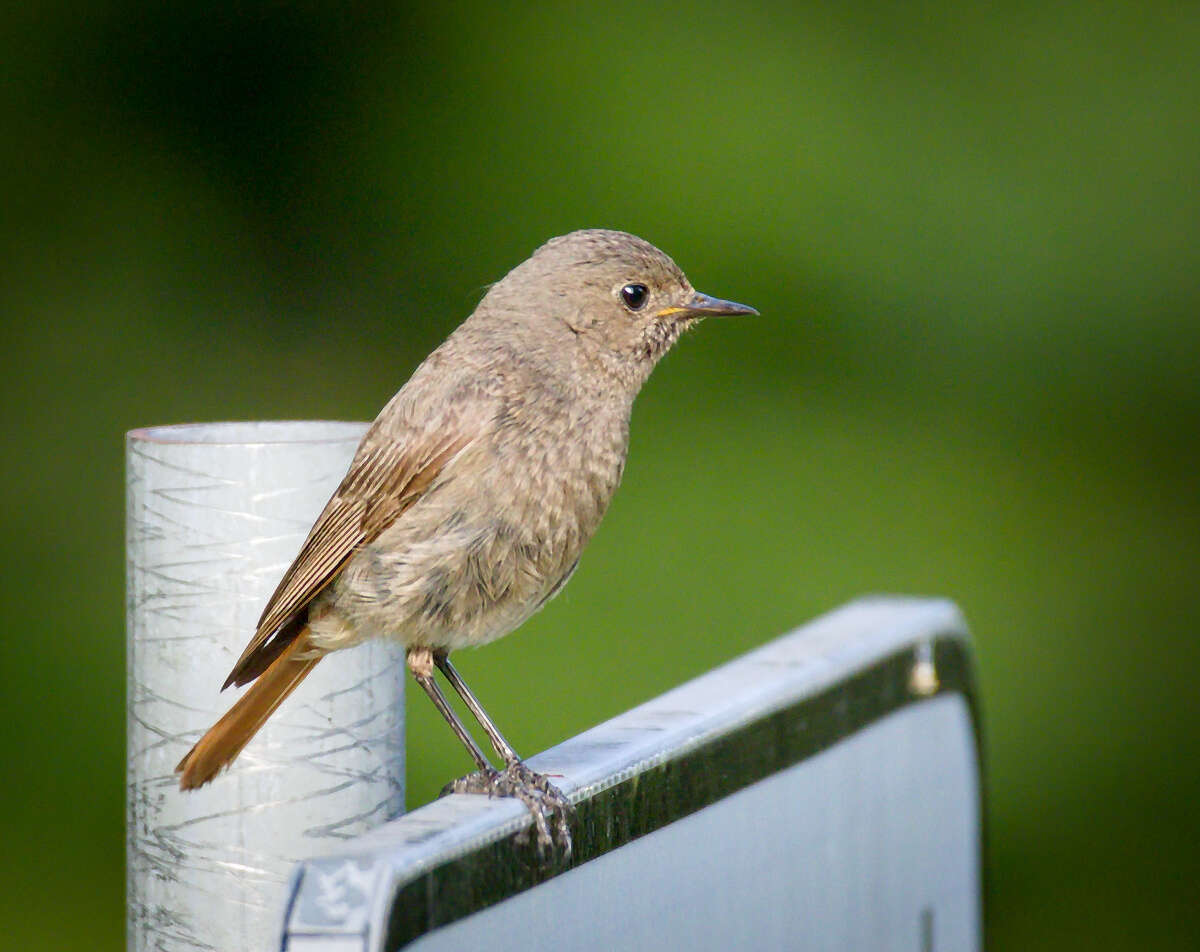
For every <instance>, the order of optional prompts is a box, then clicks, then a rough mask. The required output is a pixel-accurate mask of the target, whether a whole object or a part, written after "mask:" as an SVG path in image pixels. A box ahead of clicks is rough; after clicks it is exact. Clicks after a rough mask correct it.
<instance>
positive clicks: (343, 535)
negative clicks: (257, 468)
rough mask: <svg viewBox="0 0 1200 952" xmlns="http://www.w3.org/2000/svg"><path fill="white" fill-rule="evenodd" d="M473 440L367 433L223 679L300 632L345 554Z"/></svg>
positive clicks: (265, 661)
mask: <svg viewBox="0 0 1200 952" xmlns="http://www.w3.org/2000/svg"><path fill="white" fill-rule="evenodd" d="M470 442H471V438H470V437H467V436H464V435H462V434H461V433H460V432H450V433H446V432H443V433H440V434H438V435H436V436H431V437H428V438H425V439H414V440H411V441H407V442H397V441H393V440H381V441H377V442H374V443H372V442H371V441H370V437H369V436H368V438H367V439H366V440H364V445H363V447H362V448H361V449H360V450H359V453H358V455H357V456H355V458H354V462H353V463H352V464H351V465H350V471H349V472H348V473H346V478H345V479H343V480H342V483H341V485H340V486H338V488H337V491H336V492H335V493H334V494H333V497H332V498H331V499H330V500H329V502H328V503H326V504H325V509H324V510H323V511H322V512H321V515H320V516H318V517H317V521H316V523H314V524H313V527H312V529H311V530H310V531H309V533H308V538H307V539H305V540H304V545H303V546H302V547H301V548H300V554H299V555H297V556H296V560H295V561H294V562H293V563H292V564H291V567H290V568H289V569H288V570H287V572H285V573H284V576H283V579H282V580H281V581H280V583H279V587H278V588H276V589H275V594H274V595H272V596H271V598H270V601H268V602H267V607H266V608H265V609H264V610H263V613H262V617H261V618H260V619H259V620H258V628H257V630H256V631H255V634H254V637H253V638H251V639H250V643H249V644H248V645H247V646H246V650H245V651H243V652H242V656H241V657H240V658H239V659H238V661H237V664H235V665H234V666H233V671H232V672H231V673H230V675H229V678H228V679H227V680H226V682H225V687H229V685H231V684H238V685H241V684H246V683H247V682H249V681H253V680H254V679H255V678H256V677H258V675H260V674H261V673H262V672H263V671H264V670H266V668H267V667H268V666H269V665H270V663H271V662H272V661H273V660H275V658H276V657H277V656H278V655H279V654H280V652H282V651H283V649H284V648H286V647H287V645H288V644H289V643H291V641H292V640H293V639H294V638H295V637H296V636H297V635H298V634H299V632H300V630H301V628H302V622H303V616H300V612H301V611H302V609H304V608H305V607H306V606H307V605H308V604H309V602H311V601H312V600H313V599H314V598H315V597H316V596H317V595H318V594H319V593H320V592H321V590H322V589H324V588H325V586H326V585H328V584H329V583H330V582H331V581H333V579H334V578H335V577H336V575H337V573H338V572H339V571H340V570H341V568H342V566H343V565H345V563H346V560H347V559H349V558H350V556H352V555H353V554H354V553H355V552H357V551H358V550H359V549H360V548H361V547H362V546H364V545H366V544H367V543H368V542H371V541H372V540H373V539H375V538H376V537H377V536H378V535H379V534H380V533H381V532H383V530H384V529H386V528H387V527H388V526H390V525H391V524H392V523H393V522H395V521H396V519H397V518H398V517H399V516H400V514H401V513H403V512H404V511H405V510H406V509H407V508H408V507H409V506H411V505H412V504H413V503H414V502H416V501H417V499H418V498H420V496H421V494H422V493H424V492H425V490H426V489H427V488H428V487H429V485H430V484H431V483H432V482H433V481H434V479H436V478H437V476H438V474H439V473H440V472H441V471H442V469H443V467H445V465H446V464H447V463H448V462H449V461H450V460H451V459H453V458H454V456H455V455H457V454H458V453H459V452H460V451H461V450H462V449H463V448H464V447H465V446H466V445H467V444H468V443H470ZM298 617H299V621H300V623H299V624H298V623H297V619H298Z"/></svg>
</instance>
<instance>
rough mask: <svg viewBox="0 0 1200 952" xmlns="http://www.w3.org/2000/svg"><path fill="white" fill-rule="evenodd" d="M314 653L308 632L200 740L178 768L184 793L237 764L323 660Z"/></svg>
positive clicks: (259, 677)
mask: <svg viewBox="0 0 1200 952" xmlns="http://www.w3.org/2000/svg"><path fill="white" fill-rule="evenodd" d="M306 649H308V650H307V651H306ZM311 649H312V645H311V644H310V642H309V640H308V632H307V631H305V632H303V633H302V634H301V635H300V637H298V638H296V639H295V640H294V641H293V642H292V643H291V644H290V645H288V646H287V648H285V649H284V650H283V652H282V653H281V654H280V655H279V657H278V658H276V659H275V660H274V661H272V662H271V665H270V666H269V667H268V668H267V669H266V670H265V671H264V672H263V673H262V674H260V675H259V676H258V678H257V679H256V680H255V682H254V683H253V684H252V685H251V686H250V689H249V690H248V691H246V693H245V694H243V695H242V696H241V697H240V698H238V700H237V703H236V704H234V705H233V707H231V708H230V709H229V710H228V711H227V712H226V713H225V716H224V717H222V718H221V719H220V720H219V721H217V723H215V724H214V725H213V726H212V727H210V728H209V730H208V733H207V734H205V735H204V736H203V737H201V738H200V740H199V741H198V742H197V743H196V746H195V747H193V748H192V749H191V750H190V751H188V753H187V756H185V757H184V758H183V760H181V761H179V765H178V766H177V767H176V768H175V772H176V773H177V774H179V775H180V776H179V789H180V790H194V789H195V788H196V787H202V786H204V784H206V783H208V782H209V781H210V780H212V778H213V777H215V776H216V775H217V773H218V771H220V770H221V768H222V767H225V766H227V765H228V764H230V763H232V762H233V760H234V758H235V757H237V755H238V754H240V753H241V752H242V748H243V747H245V746H246V745H247V744H248V743H250V738H252V737H253V736H254V735H255V734H257V733H258V730H259V728H261V727H262V726H263V724H264V723H266V720H267V718H268V717H270V716H271V714H272V713H274V711H275V708H277V707H279V705H280V704H281V703H283V699H284V698H286V697H287V696H288V695H289V694H291V693H292V692H293V691H294V690H295V689H296V687H297V686H298V685H299V684H300V682H301V681H303V680H304V679H305V677H307V675H308V672H310V671H311V670H312V669H313V667H314V666H315V665H316V663H317V662H318V661H320V660H321V656H320V655H317V656H315V657H313V656H311V654H309V652H311ZM304 655H308V656H307V657H303V656H304Z"/></svg>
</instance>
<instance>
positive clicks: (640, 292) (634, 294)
mask: <svg viewBox="0 0 1200 952" xmlns="http://www.w3.org/2000/svg"><path fill="white" fill-rule="evenodd" d="M648 297H650V292H649V291H648V290H646V285H644V284H627V285H625V287H623V288H621V300H622V301H624V302H625V306H626V307H627V308H629V310H631V311H640V310H641V309H642V306H643V305H645V303H646V299H647V298H648Z"/></svg>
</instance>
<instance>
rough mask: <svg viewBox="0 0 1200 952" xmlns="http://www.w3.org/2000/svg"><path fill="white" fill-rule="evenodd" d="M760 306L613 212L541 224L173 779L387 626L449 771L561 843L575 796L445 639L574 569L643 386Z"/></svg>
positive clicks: (535, 604) (379, 429)
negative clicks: (527, 756)
mask: <svg viewBox="0 0 1200 952" xmlns="http://www.w3.org/2000/svg"><path fill="white" fill-rule="evenodd" d="M756 313H757V311H755V310H754V309H753V308H750V307H746V306H745V305H742V304H734V303H731V302H729V301H721V300H718V299H716V298H711V297H708V296H707V295H704V294H700V293H698V292H697V291H695V290H694V289H693V288H692V286H691V284H690V283H689V282H688V279H687V278H686V277H685V276H684V273H683V272H682V271H681V270H680V269H679V268H678V267H677V266H676V265H675V263H674V262H673V261H672V260H671V259H670V258H668V257H667V256H666V255H665V254H663V253H662V252H661V251H659V250H658V249H657V248H655V247H654V246H653V245H651V244H649V243H647V242H645V241H643V240H642V239H640V238H636V237H634V236H633V235H628V234H625V233H624V232H619V231H604V230H587V231H577V232H573V233H571V234H569V235H565V236H563V237H561V238H555V239H552V240H551V241H549V242H547V243H546V244H544V245H543V246H542V247H541V248H539V249H538V250H537V251H535V252H534V254H533V255H532V257H530V258H529V260H527V261H525V262H524V263H523V264H521V265H519V266H518V267H516V268H514V269H513V270H512V271H510V272H509V273H508V275H506V276H505V277H504V278H503V279H502V280H500V281H499V282H497V283H496V284H495V285H493V286H492V287H491V288H490V290H489V291H488V292H487V294H486V295H485V296H484V298H483V300H482V301H481V302H480V304H479V306H478V307H477V308H476V309H475V312H474V313H473V314H472V315H471V316H470V317H469V318H467V320H466V321H464V322H463V323H462V325H460V326H459V327H458V329H457V330H455V331H454V333H452V334H451V335H450V336H449V337H448V338H447V339H446V341H445V342H444V343H443V344H442V345H441V346H440V347H438V348H437V349H436V350H435V351H434V352H433V353H432V354H430V355H429V357H428V358H426V359H425V361H424V362H423V363H422V364H421V365H420V366H419V367H418V368H417V370H416V372H415V373H413V375H412V378H411V379H410V380H409V381H408V383H406V384H405V385H404V387H403V388H402V389H401V390H400V392H399V393H397V394H396V395H395V396H394V397H393V398H392V399H391V401H389V402H388V404H387V406H385V407H384V408H383V410H382V412H381V413H380V414H379V416H378V417H377V418H376V420H375V422H374V423H373V424H372V425H371V427H370V429H369V430H368V431H367V433H366V435H365V436H364V437H363V440H362V443H361V444H360V445H359V447H358V450H357V452H356V453H355V456H354V461H353V462H352V463H351V465H350V470H349V472H347V474H346V477H345V479H343V480H342V483H341V485H340V486H339V487H338V488H337V491H336V492H335V493H334V494H333V498H331V499H330V500H329V502H328V504H327V505H326V506H325V509H324V510H323V511H322V513H321V515H320V516H319V517H318V518H317V521H316V523H315V524H314V525H313V527H312V530H311V531H310V532H309V534H308V538H307V539H306V540H305V542H304V545H303V546H302V547H301V549H300V554H299V555H298V556H297V557H296V560H295V562H293V563H292V565H291V567H290V568H289V569H288V570H287V572H286V573H284V576H283V580H282V581H281V582H280V583H279V587H278V588H277V589H276V590H275V594H274V595H272V596H271V599H270V601H269V602H268V603H267V606H266V609H265V610H264V611H263V614H262V617H261V618H260V619H259V622H258V628H257V631H256V632H255V634H254V637H253V638H252V639H251V640H250V643H249V644H248V645H247V646H246V650H245V651H243V652H242V656H241V657H240V658H239V659H238V661H237V664H235V665H234V667H233V671H232V672H231V673H230V675H229V678H228V679H227V680H226V682H225V685H224V687H226V688H227V687H229V686H230V685H231V684H236V685H239V686H240V685H244V684H249V683H250V682H253V685H252V686H251V688H250V689H249V690H248V691H247V692H246V693H245V694H244V695H243V696H242V697H241V698H239V699H238V701H237V702H236V703H235V704H234V705H233V707H232V708H231V709H230V710H229V712H228V713H226V714H225V716H224V717H222V718H221V719H220V720H219V721H218V722H217V723H216V724H215V725H214V726H213V727H212V728H211V729H210V730H209V731H208V732H207V733H206V734H205V735H204V736H203V737H202V738H201V739H200V740H199V742H198V743H197V744H196V745H195V746H194V747H193V748H192V749H191V751H189V752H188V754H187V755H186V756H185V757H184V758H183V760H181V761H180V762H179V766H178V767H176V771H177V772H178V773H179V774H180V780H179V785H180V787H181V788H182V789H184V790H190V789H193V788H195V787H199V786H201V785H202V784H205V783H207V782H208V781H210V780H212V779H213V777H214V776H215V775H216V774H217V772H218V771H219V770H220V769H221V768H222V767H224V766H226V765H227V764H229V763H230V762H231V761H232V760H233V759H234V758H235V757H237V755H238V754H239V753H240V752H241V750H242V748H243V747H245V746H246V744H247V743H248V742H249V740H250V739H251V738H252V737H253V736H254V734H255V733H256V732H257V731H258V729H259V728H260V727H261V726H262V725H263V723H264V722H265V721H266V719H267V718H268V717H270V715H271V714H272V712H273V711H274V710H275V709H276V708H277V707H278V706H279V705H280V704H281V703H282V702H283V700H284V699H285V698H286V697H287V696H288V695H289V694H290V693H291V692H292V691H293V690H294V689H295V688H296V686H297V685H298V684H299V683H300V682H301V681H303V680H304V678H305V677H306V676H307V675H308V673H309V672H310V671H311V670H312V669H313V667H314V665H316V664H317V662H318V661H320V660H321V659H322V658H323V657H325V655H327V654H329V653H330V652H332V651H336V650H338V649H339V648H347V647H350V646H351V645H355V644H358V643H359V642H361V641H363V640H364V639H367V638H392V639H397V640H399V641H401V642H402V643H403V644H404V645H405V646H406V648H407V659H408V667H409V670H410V671H411V672H412V674H413V676H414V678H415V679H416V681H417V683H418V684H420V685H421V687H422V688H423V689H424V691H425V692H426V693H427V694H428V695H429V697H430V698H431V699H432V701H433V703H434V704H435V705H436V706H437V708H438V710H439V711H440V712H441V714H442V716H443V717H444V718H445V719H446V721H447V722H448V723H449V724H450V727H451V728H452V729H453V730H454V732H455V734H456V735H457V736H458V738H459V740H460V741H461V742H462V743H463V744H464V745H465V746H466V748H467V750H468V751H469V752H470V754H471V757H472V759H473V760H474V761H475V764H476V766H477V767H478V769H479V772H478V773H477V774H473V775H471V776H469V777H465V778H463V779H462V780H459V781H456V782H455V783H454V784H452V785H451V786H450V788H449V789H452V790H454V791H457V792H479V793H488V794H490V795H494V796H495V795H504V796H515V797H518V798H520V799H521V800H522V802H524V803H525V804H526V806H527V807H528V808H529V809H530V811H531V813H532V814H533V817H534V821H535V824H536V827H537V831H538V840H539V844H541V845H544V844H547V843H548V842H549V841H550V825H549V823H550V821H549V820H548V819H547V818H548V817H550V818H551V819H553V821H554V823H555V831H556V832H557V833H558V835H559V838H560V840H562V842H563V843H564V845H565V846H566V848H567V849H568V850H569V848H570V838H569V835H568V830H567V825H566V817H567V815H568V814H569V812H570V806H569V804H568V802H567V801H566V799H565V798H564V797H563V796H562V794H561V793H560V792H559V791H558V790H557V789H556V788H555V787H554V786H553V785H552V784H550V783H549V781H547V780H546V778H545V777H543V776H541V775H539V774H537V773H534V772H533V771H532V770H530V769H529V768H528V767H526V766H525V765H524V764H523V763H522V762H521V760H520V758H519V757H518V756H517V754H516V752H515V751H514V750H513V748H512V746H511V745H510V744H509V743H508V741H506V740H505V739H504V737H503V736H502V735H501V734H500V732H499V731H498V730H497V729H496V725H495V724H494V723H493V722H492V720H491V718H489V717H488V715H487V713H486V712H485V711H484V710H483V708H482V706H480V704H479V702H478V701H477V700H476V699H475V696H474V695H473V694H472V693H471V692H470V691H469V690H468V689H467V686H466V685H465V684H464V683H463V681H462V678H461V677H459V675H458V672H457V671H456V670H455V669H454V667H453V666H452V665H451V664H450V660H449V655H450V652H451V651H453V650H455V649H457V648H461V647H466V646H471V645H481V644H485V643H487V642H489V641H492V640H494V639H496V638H499V637H501V636H502V635H506V634H508V633H509V632H510V631H512V630H513V629H514V628H516V627H517V626H518V625H520V624H521V623H522V622H523V621H525V619H527V618H528V617H529V616H530V615H532V614H533V613H534V612H536V611H537V610H538V609H539V608H541V607H542V606H543V605H545V604H546V602H547V601H549V600H550V599H551V598H552V597H553V596H554V595H555V594H557V593H558V592H559V590H561V589H562V587H563V585H565V584H566V582H567V579H569V578H570V576H571V573H572V572H574V571H575V567H576V565H577V564H578V562H579V557H580V554H581V553H582V551H583V548H584V546H585V545H586V544H587V542H588V540H589V539H590V538H591V537H592V534H593V532H595V530H596V527H597V525H598V524H599V522H600V519H601V517H602V516H603V515H604V511H605V509H606V508H607V507H608V503H609V500H610V499H611V498H612V495H613V492H614V491H615V490H616V488H617V484H618V483H619V482H620V480H621V473H622V471H623V469H624V466H625V455H626V451H627V449H628V446H629V417H630V411H631V409H632V406H633V400H634V397H635V396H636V395H637V393H638V391H639V390H640V389H641V386H642V384H643V383H644V382H645V380H646V378H647V377H648V376H649V374H650V371H651V370H652V369H653V367H654V365H655V364H656V363H657V362H658V360H659V358H660V357H662V356H663V354H665V353H666V352H667V350H668V349H669V348H670V347H671V345H672V344H674V343H675V341H676V340H677V339H678V338H679V335H680V334H681V333H682V332H683V331H684V330H686V329H687V328H689V327H691V326H692V325H693V324H695V323H696V322H697V321H698V320H700V319H701V318H704V317H711V316H721V315H736V314H756ZM434 668H437V669H439V670H440V671H441V672H442V674H443V676H444V677H445V678H446V680H447V681H448V682H449V683H450V685H451V687H453V689H454V690H455V691H456V692H457V693H458V695H459V696H460V697H461V698H462V700H463V702H464V704H465V705H466V706H467V708H468V709H469V710H470V711H471V713H472V714H473V715H474V717H475V718H476V719H477V720H478V721H479V723H480V726H481V727H482V728H483V730H484V731H485V733H486V734H487V735H488V738H489V739H490V741H491V744H492V746H493V747H494V748H495V750H496V752H497V754H498V755H499V756H500V757H501V758H502V759H503V760H504V764H505V767H504V770H503V771H497V770H496V769H494V768H493V767H492V766H491V764H490V763H489V762H488V759H487V757H486V756H485V755H484V753H483V751H482V750H481V749H480V747H479V745H478V744H477V743H476V742H475V740H474V739H473V738H472V736H471V734H470V733H469V732H468V731H467V729H466V727H465V726H464V725H463V724H462V722H461V721H460V719H459V718H458V716H457V714H456V713H455V712H454V710H453V709H452V708H451V707H450V705H449V703H448V702H447V700H446V698H445V696H444V695H443V693H442V691H441V689H440V688H439V686H438V684H437V682H436V681H435V680H434ZM223 689H224V688H222V690H223Z"/></svg>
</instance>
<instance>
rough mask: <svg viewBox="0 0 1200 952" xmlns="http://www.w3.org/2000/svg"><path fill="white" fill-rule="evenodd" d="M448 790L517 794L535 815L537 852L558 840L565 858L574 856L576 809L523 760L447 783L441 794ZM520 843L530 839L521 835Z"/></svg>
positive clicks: (534, 826) (512, 795) (503, 794)
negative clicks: (572, 843) (572, 821)
mask: <svg viewBox="0 0 1200 952" xmlns="http://www.w3.org/2000/svg"><path fill="white" fill-rule="evenodd" d="M448 793H475V794H486V795H487V796H489V797H515V798H516V799H518V800H520V801H521V802H522V803H523V804H525V807H526V808H527V809H528V810H529V812H530V814H531V815H532V816H533V828H534V830H536V831H537V847H538V855H539V856H543V857H544V856H545V855H546V853H547V851H548V850H549V849H550V848H551V847H553V846H554V844H555V842H556V841H557V843H558V847H559V849H560V850H561V852H562V858H563V859H564V860H566V859H568V858H569V857H570V855H571V828H570V825H569V823H570V819H571V817H573V816H574V815H575V808H574V807H573V806H572V805H571V801H570V800H568V799H567V798H566V796H565V795H564V794H563V792H562V791H561V790H559V789H558V787H556V786H554V784H552V783H551V782H550V781H549V779H547V778H546V776H545V775H544V774H540V773H537V772H535V771H533V770H530V769H529V768H528V767H526V766H525V764H524V763H523V762H522V761H519V760H518V761H514V762H513V763H511V764H509V765H508V766H507V767H505V768H504V769H503V770H488V771H477V772H476V773H473V774H467V776H465V777H460V778H459V779H458V780H454V781H452V782H450V783H448V784H446V786H445V788H444V789H443V790H442V795H443V796H445V795H446V794H448ZM519 841H520V842H528V834H527V833H523V834H521V838H520V839H519Z"/></svg>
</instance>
